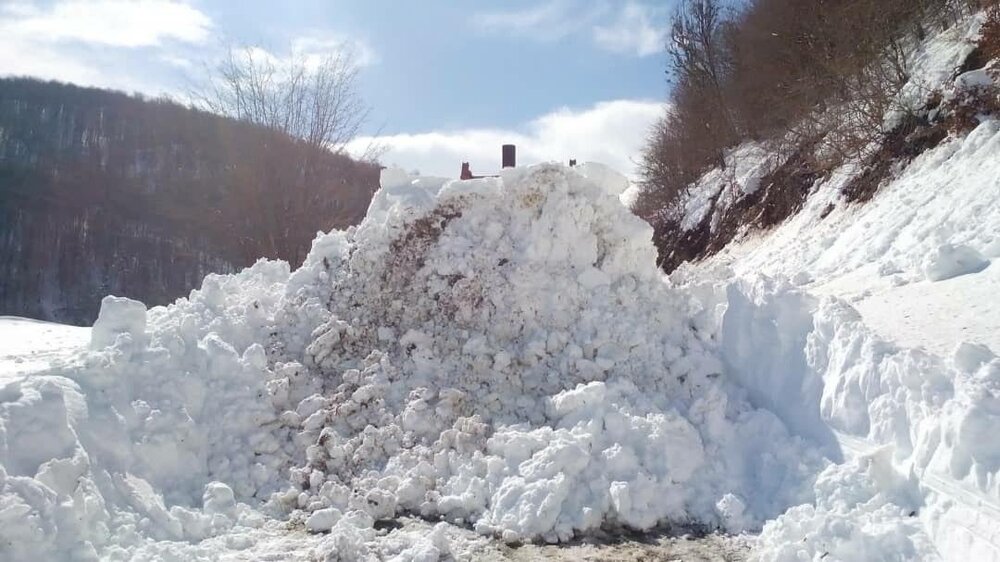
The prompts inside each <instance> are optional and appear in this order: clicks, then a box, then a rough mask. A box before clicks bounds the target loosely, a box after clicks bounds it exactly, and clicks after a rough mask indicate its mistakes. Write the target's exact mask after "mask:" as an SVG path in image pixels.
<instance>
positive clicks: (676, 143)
mask: <svg viewBox="0 0 1000 562" xmlns="http://www.w3.org/2000/svg"><path fill="white" fill-rule="evenodd" d="M977 13H978V14H981V17H982V19H984V20H985V21H984V22H982V32H981V33H980V34H979V40H978V44H977V45H975V46H971V45H970V46H969V48H968V49H967V50H966V51H963V53H961V54H960V55H959V56H957V57H956V61H957V62H956V64H955V66H954V67H953V68H948V69H945V70H944V71H943V72H944V74H945V75H944V76H937V75H929V74H927V70H928V68H929V67H931V66H933V65H932V64H930V62H929V61H930V60H931V57H932V53H930V52H928V50H927V49H928V48H929V47H927V45H926V44H925V41H926V40H927V38H928V37H935V36H938V35H939V34H942V33H945V32H949V33H952V34H955V33H959V34H960V32H961V30H956V29H955V28H956V27H964V26H967V25H968V18H970V17H972V16H973V14H977ZM922 45H923V47H921V46H922ZM667 55H668V58H667V60H668V65H667V75H668V76H669V77H670V80H671V93H670V97H669V100H668V105H667V110H666V112H665V115H664V116H663V118H662V119H661V120H660V122H659V123H658V125H657V126H656V128H655V131H654V133H653V135H652V137H651V138H650V141H649V144H648V146H647V148H646V151H645V154H644V158H643V160H642V167H643V169H642V189H641V192H640V194H639V197H638V200H637V202H636V204H635V205H634V210H635V212H636V213H637V214H638V215H639V216H641V217H643V218H644V219H646V220H647V221H648V222H650V224H652V225H653V227H654V228H655V229H656V235H655V236H656V243H657V247H658V248H659V252H660V256H659V262H660V265H661V266H662V267H663V268H664V269H665V270H666V271H668V272H669V271H672V270H673V269H675V268H676V267H677V266H679V265H680V264H681V263H683V262H685V261H691V260H697V259H700V258H703V257H705V256H708V255H712V254H714V253H716V252H718V251H720V250H721V249H722V248H724V247H725V246H726V245H727V244H729V243H730V242H731V241H732V240H734V239H735V238H737V237H738V236H740V235H742V234H745V233H747V232H752V231H759V230H762V229H769V228H771V227H773V226H775V225H777V224H778V223H781V222H782V221H784V220H785V219H786V218H788V217H789V216H791V215H792V214H794V213H796V212H797V211H798V210H800V209H801V208H802V206H803V204H804V202H805V200H806V199H807V197H808V196H809V194H810V192H811V190H812V188H813V186H814V185H816V184H817V182H819V181H821V180H828V179H830V178H831V177H833V176H834V175H835V174H836V173H837V171H838V170H840V171H842V172H845V171H847V170H848V167H858V168H860V169H861V170H863V171H864V173H863V174H860V175H858V176H857V177H856V179H855V181H853V182H852V183H851V184H850V185H847V186H845V187H844V190H843V195H844V201H843V202H844V203H848V204H853V203H858V202H863V201H866V200H868V199H870V198H871V197H872V195H873V194H874V193H875V191H877V190H878V188H879V185H880V184H881V183H882V182H883V181H884V180H885V179H886V178H887V176H888V175H890V173H891V171H892V169H894V168H895V167H899V166H900V165H902V164H905V163H906V162H908V161H910V160H911V159H913V158H914V157H916V156H917V155H919V154H920V153H921V152H923V151H926V150H928V149H930V148H933V147H934V146H936V145H937V144H938V143H940V142H942V141H943V140H944V139H945V138H948V137H961V136H963V135H965V134H967V133H968V132H969V131H970V130H972V128H974V126H975V125H976V124H978V122H979V121H978V120H977V119H975V118H974V117H975V116H976V115H989V114H993V113H996V112H997V111H998V110H1000V102H998V101H997V99H998V98H997V89H996V87H995V86H994V85H993V84H992V82H990V81H985V82H983V83H982V84H973V85H971V86H974V87H970V88H966V89H965V90H963V92H964V93H963V95H962V96H959V97H955V98H946V96H945V95H944V94H945V92H943V91H942V85H943V84H946V83H948V80H947V79H948V78H949V77H950V78H955V77H957V76H958V75H960V74H962V73H965V72H968V71H971V70H976V69H981V68H984V67H986V66H987V64H988V63H989V62H990V61H991V60H993V59H995V58H996V57H997V56H1000V9H998V7H997V2H996V1H995V0H825V1H817V2H801V1H798V0H754V1H751V2H746V3H741V4H740V5H739V7H738V8H733V7H732V6H730V5H729V4H727V3H725V2H722V1H720V0H687V1H685V2H683V3H681V7H680V8H679V10H678V13H677V14H676V17H675V18H674V20H673V23H672V25H671V28H670V30H669V33H668V41H667ZM760 162H763V164H761V165H759V166H758V165H757V163H760ZM751 176H752V177H751ZM751 180H752V181H751ZM748 182H749V185H750V187H749V188H748V189H746V190H744V191H745V192H744V191H740V190H737V189H736V188H735V186H738V185H744V184H748ZM758 187H759V189H758ZM830 210H832V208H831V209H830ZM828 212H829V211H828Z"/></svg>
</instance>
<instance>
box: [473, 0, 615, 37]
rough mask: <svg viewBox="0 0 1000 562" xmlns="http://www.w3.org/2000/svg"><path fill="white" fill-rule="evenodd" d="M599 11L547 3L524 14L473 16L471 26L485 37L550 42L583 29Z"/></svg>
mask: <svg viewBox="0 0 1000 562" xmlns="http://www.w3.org/2000/svg"><path fill="white" fill-rule="evenodd" d="M595 8H597V10H595ZM599 11H603V8H602V7H601V6H587V7H584V5H582V4H580V3H578V2H577V1H575V0H549V1H548V2H545V3H542V4H538V5H536V6H533V7H531V8H528V9H524V10H514V11H507V12H483V13H477V14H473V16H472V23H473V25H474V26H475V27H476V28H478V29H480V30H481V31H484V32H487V33H492V34H501V33H512V34H515V35H518V36H524V37H530V38H532V39H536V40H540V41H550V40H557V39H562V38H563V37H566V36H567V35H570V34H571V33H574V32H576V31H579V30H580V29H584V28H585V27H586V24H587V22H589V21H592V20H593V19H594V18H595V17H596V16H597V15H598V12H599Z"/></svg>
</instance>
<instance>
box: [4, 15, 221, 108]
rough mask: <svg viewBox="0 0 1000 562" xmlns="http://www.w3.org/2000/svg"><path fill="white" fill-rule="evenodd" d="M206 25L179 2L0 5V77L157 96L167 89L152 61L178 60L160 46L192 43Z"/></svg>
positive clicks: (205, 33)
mask: <svg viewBox="0 0 1000 562" xmlns="http://www.w3.org/2000/svg"><path fill="white" fill-rule="evenodd" d="M212 29H213V24H212V20H211V19H210V18H209V17H208V16H207V15H205V14H204V13H202V12H201V11H199V10H197V9H196V8H194V7H192V6H191V5H189V4H188V3H186V2H182V1H179V0H137V1H134V2H129V1H125V0H92V1H88V2H83V1H80V0H65V1H60V2H56V3H54V4H50V5H47V6H45V7H42V5H41V4H40V3H33V2H27V1H23V0H21V1H16V2H14V3H7V4H5V5H2V6H0V75H15V76H35V77H39V78H46V79H55V80H61V81H66V82H74V83H77V84H82V85H88V86H102V87H110V88H118V89H123V90H130V91H131V90H135V91H144V92H147V93H161V92H163V91H165V90H168V89H169V88H164V87H163V84H161V83H160V81H159V79H158V77H157V76H156V75H155V70H154V69H155V65H156V64H163V65H166V66H170V67H174V68H177V67H178V64H177V63H179V62H180V61H181V60H182V59H183V57H180V56H178V55H176V54H172V53H169V52H168V48H170V47H173V46H178V45H181V46H185V47H186V48H189V49H190V48H194V47H200V46H202V45H203V44H204V43H205V42H206V41H207V39H208V37H209V34H210V32H211V31H212ZM136 52H139V54H135V53H136ZM130 53H131V54H130ZM129 57H132V58H131V59H129ZM126 59H128V60H126ZM139 59H142V60H145V61H147V62H146V63H145V64H142V60H139ZM149 61H154V64H153V65H150V64H148V62H149Z"/></svg>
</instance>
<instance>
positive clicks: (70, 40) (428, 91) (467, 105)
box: [0, 0, 672, 175]
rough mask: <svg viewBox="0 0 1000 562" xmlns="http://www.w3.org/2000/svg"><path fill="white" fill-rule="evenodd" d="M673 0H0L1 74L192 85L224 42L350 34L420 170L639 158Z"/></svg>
mask: <svg viewBox="0 0 1000 562" xmlns="http://www.w3.org/2000/svg"><path fill="white" fill-rule="evenodd" d="M671 6H672V2H671V1H660V2H643V1H640V0H634V1H632V0H624V1H611V0H539V1H535V2H529V1H523V0H520V1H508V2H475V3H473V2H459V1H455V0H422V1H401V0H400V1H389V0H291V1H288V2H277V1H274V0H86V1H85V0H6V1H5V2H3V4H2V5H0V74H17V75H25V74H27V75H35V76H40V77H44V78H53V79H60V80H65V81H70V82H75V83H81V84H88V85H96V86H106V87H112V88H117V89H123V90H127V91H140V92H143V93H147V94H154V95H155V94H160V93H167V94H170V95H173V96H175V97H181V98H183V95H184V93H185V92H186V91H187V90H188V89H189V88H190V86H191V84H193V83H196V82H197V81H198V80H199V79H200V78H201V77H202V76H203V75H204V72H205V70H204V69H205V68H206V66H207V65H209V66H210V65H211V64H213V62H214V61H216V60H218V58H219V57H220V56H221V53H222V52H224V48H225V45H227V44H256V45H259V46H261V47H262V48H265V49H267V50H268V51H270V52H272V53H274V54H275V55H277V56H283V55H285V54H287V53H289V52H290V51H291V50H293V49H310V50H313V51H321V50H324V49H328V48H331V47H332V46H333V45H336V44H349V45H352V47H353V49H354V51H355V52H356V53H358V60H359V62H360V63H361V64H362V65H363V69H362V73H361V94H362V96H363V97H364V99H365V100H366V102H367V103H368V104H369V105H370V106H371V108H372V112H371V116H370V119H369V120H368V123H367V125H366V129H365V131H364V133H365V135H366V137H365V138H362V139H359V140H358V142H357V143H355V144H354V145H352V146H353V147H354V148H355V149H358V147H361V146H363V145H366V144H367V143H368V142H370V141H371V139H370V138H368V137H369V136H371V135H373V134H375V133H379V139H378V142H380V143H381V144H382V145H383V146H385V147H386V148H387V152H386V154H385V156H384V157H383V160H385V161H386V163H388V164H399V165H401V166H404V167H407V168H415V169H419V170H420V171H422V172H423V173H434V174H448V175H451V174H452V168H455V169H457V166H458V163H459V162H460V161H461V160H471V161H472V162H473V170H477V169H478V170H483V171H488V170H489V168H490V167H491V166H494V165H495V162H494V160H496V159H497V155H498V151H499V148H498V146H499V144H500V143H501V142H506V141H513V142H518V143H519V144H520V145H522V146H521V148H520V152H521V155H522V157H521V160H522V161H528V162H531V161H540V160H561V159H566V158H569V157H576V158H579V159H598V160H603V161H606V162H608V163H610V164H612V165H614V166H616V167H618V168H622V169H624V171H626V172H631V171H632V170H631V167H632V163H633V162H634V160H635V157H636V154H637V153H638V150H639V149H640V148H641V141H642V138H643V137H644V136H645V133H646V130H647V129H648V127H649V125H650V124H651V122H652V121H653V120H654V119H655V118H656V116H657V115H659V113H660V111H661V107H660V101H661V100H662V99H663V98H664V97H665V93H666V80H665V76H664V72H663V70H664V56H663V54H662V42H663V40H662V31H663V29H664V28H665V27H666V24H667V21H668V18H669V15H670V12H671Z"/></svg>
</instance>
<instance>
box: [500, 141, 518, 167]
mask: <svg viewBox="0 0 1000 562" xmlns="http://www.w3.org/2000/svg"><path fill="white" fill-rule="evenodd" d="M500 149H501V153H502V154H501V159H500V160H501V162H502V164H501V165H500V167H501V168H513V167H515V166H516V165H517V147H515V146H514V145H512V144H505V145H503V146H502V147H500Z"/></svg>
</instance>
